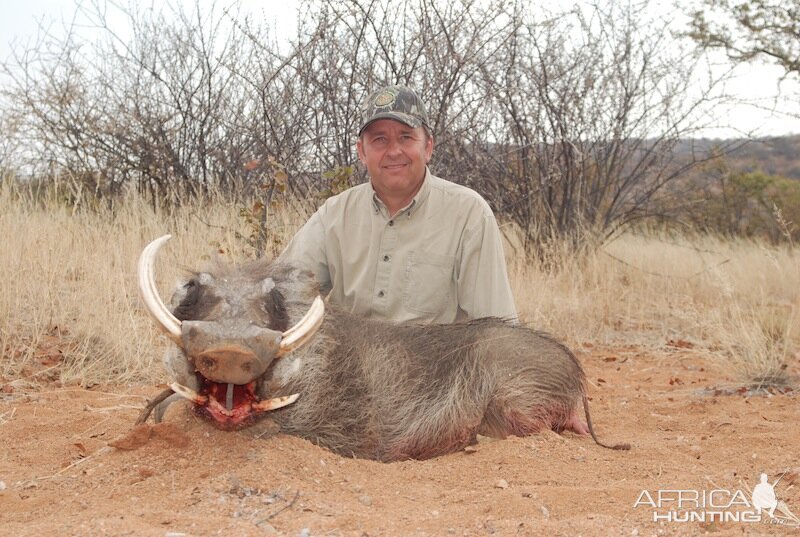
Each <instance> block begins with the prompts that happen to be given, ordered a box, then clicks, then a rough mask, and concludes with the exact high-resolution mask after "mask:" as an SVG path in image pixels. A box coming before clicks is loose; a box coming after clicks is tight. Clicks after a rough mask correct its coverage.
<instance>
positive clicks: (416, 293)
mask: <svg viewBox="0 0 800 537" xmlns="http://www.w3.org/2000/svg"><path fill="white" fill-rule="evenodd" d="M454 265H455V257H453V256H448V255H440V254H434V253H432V252H426V251H424V250H417V251H415V252H412V253H411V255H410V256H409V258H408V264H407V265H406V271H405V282H404V285H403V303H404V304H405V306H406V307H407V308H408V309H410V310H412V311H416V312H420V313H440V312H442V311H444V310H446V309H447V307H448V305H449V304H450V302H452V301H453V296H454V294H455V281H454V273H455V266H454Z"/></svg>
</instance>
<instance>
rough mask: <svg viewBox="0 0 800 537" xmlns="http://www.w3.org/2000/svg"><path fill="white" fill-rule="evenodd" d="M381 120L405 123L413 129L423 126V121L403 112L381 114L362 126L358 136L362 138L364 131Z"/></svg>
mask: <svg viewBox="0 0 800 537" xmlns="http://www.w3.org/2000/svg"><path fill="white" fill-rule="evenodd" d="M379 119H393V120H395V121H399V122H400V123H403V124H404V125H408V126H409V127H411V128H412V129H416V128H417V127H421V126H422V125H423V123H422V120H421V119H419V118H418V117H415V116H412V115H410V114H404V113H402V112H379V113H377V114H375V115H374V116H372V117H371V118H369V121H367V122H366V123H364V124H363V125H361V128H360V129H359V130H358V135H359V136H361V133H362V132H364V129H366V128H367V127H369V126H370V125H371V124H372V123H374V122H376V121H378V120H379Z"/></svg>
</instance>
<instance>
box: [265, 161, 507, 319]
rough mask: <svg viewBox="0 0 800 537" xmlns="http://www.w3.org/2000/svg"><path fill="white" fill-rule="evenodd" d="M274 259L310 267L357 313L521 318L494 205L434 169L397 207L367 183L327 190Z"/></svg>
mask: <svg viewBox="0 0 800 537" xmlns="http://www.w3.org/2000/svg"><path fill="white" fill-rule="evenodd" d="M280 259H281V260H282V261H290V262H293V263H295V264H297V265H299V266H301V267H304V268H307V269H309V270H311V271H313V272H314V274H315V275H316V277H317V279H318V281H319V282H320V285H321V286H322V289H323V291H327V290H328V289H330V295H329V300H330V301H332V302H333V303H334V304H337V305H338V306H339V307H342V308H344V309H346V310H348V311H350V312H352V313H356V314H358V315H365V316H370V317H373V318H378V319H385V320H390V321H395V322H399V321H417V322H437V323H450V322H453V321H455V320H457V319H476V318H479V317H489V316H492V317H501V318H506V319H513V320H516V318H517V312H516V309H515V307H514V299H513V296H512V295H511V287H510V285H509V282H508V273H507V270H506V263H505V258H504V256H503V245H502V241H501V237H500V231H499V229H498V227H497V222H496V221H495V218H494V214H493V213H492V210H491V209H490V208H489V205H488V204H487V203H486V201H485V200H484V199H483V198H481V197H480V195H478V194H477V193H476V192H475V191H473V190H471V189H469V188H467V187H464V186H461V185H458V184H455V183H451V182H450V181H445V180H444V179H441V178H439V177H436V176H434V175H432V174H431V173H430V170H427V171H426V175H425V180H424V182H423V184H422V187H421V188H420V190H419V192H418V193H417V195H416V196H415V197H414V199H413V200H412V201H411V203H410V204H409V205H408V206H407V207H405V208H404V209H402V210H400V211H399V212H398V213H397V214H395V215H394V216H393V217H390V216H389V212H388V211H387V209H386V207H385V206H384V205H383V203H382V202H381V201H380V200H379V199H378V197H377V196H376V195H375V192H374V190H373V189H372V185H371V184H370V183H364V184H361V185H358V186H355V187H353V188H350V189H348V190H346V191H345V192H343V193H341V194H339V195H337V196H334V197H331V198H329V199H328V200H327V201H326V202H325V203H324V204H323V205H322V207H320V208H319V209H318V210H317V212H316V213H314V215H313V216H311V218H310V219H309V220H308V222H306V224H305V225H304V226H303V227H302V228H301V229H300V231H298V232H297V234H296V235H295V236H294V238H293V239H292V240H291V242H290V243H289V244H288V246H287V247H286V250H284V252H283V253H282V254H281V256H280Z"/></svg>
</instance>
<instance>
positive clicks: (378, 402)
mask: <svg viewBox="0 0 800 537" xmlns="http://www.w3.org/2000/svg"><path fill="white" fill-rule="evenodd" d="M167 239H169V236H168V235H166V236H164V237H161V238H160V239H156V240H155V241H153V242H152V243H151V244H150V245H148V246H147V247H146V248H145V250H144V251H143V252H142V255H141V257H140V261H139V287H140V291H141V294H142V297H143V300H144V302H145V305H146V307H147V310H148V311H149V312H150V314H151V315H152V316H153V318H154V319H155V320H156V322H157V323H158V325H159V326H160V327H161V328H162V329H163V330H164V331H165V332H166V333H167V335H168V336H169V337H170V338H171V339H172V340H173V342H174V343H175V345H174V346H173V347H172V348H171V349H170V350H169V351H168V352H167V353H166V355H165V358H164V363H165V365H166V368H167V371H168V374H169V376H170V377H171V379H172V384H171V388H170V389H169V390H167V391H165V392H164V393H163V394H161V396H159V397H158V398H156V399H154V400H153V401H151V402H150V403H149V404H148V406H147V407H146V408H145V409H144V411H143V412H142V414H141V416H140V418H139V421H140V422H143V421H145V420H146V419H147V417H148V416H149V414H150V413H151V411H152V410H153V409H154V408H155V409H156V420H157V421H158V420H160V419H161V418H162V416H163V412H164V409H165V408H166V406H167V405H168V404H169V403H170V402H171V401H173V400H174V399H176V398H178V397H185V398H188V399H190V400H191V401H192V402H193V403H194V408H195V410H196V412H197V413H198V414H200V415H201V416H203V417H205V418H207V419H208V420H210V421H211V422H212V423H213V424H215V425H216V426H218V427H220V428H222V429H238V428H242V427H246V426H248V425H251V424H252V423H253V422H254V421H255V420H257V419H258V418H259V416H262V415H263V414H264V412H266V411H271V412H270V417H271V418H272V419H273V420H274V421H275V422H276V423H277V424H278V425H279V426H280V427H281V431H282V432H284V433H288V434H293V435H298V436H300V437H303V438H306V439H308V440H310V441H312V442H315V443H317V444H319V445H322V446H324V447H326V448H328V449H331V450H332V451H334V452H336V453H339V454H342V455H347V456H354V457H361V458H369V459H377V460H381V461H394V460H401V459H409V458H411V459H424V458H429V457H435V456H438V455H443V454H445V453H450V452H453V451H456V450H459V449H462V448H464V447H465V446H467V445H469V444H470V443H472V442H474V441H475V439H476V435H478V434H481V435H485V436H492V437H499V438H503V437H506V436H508V435H517V436H524V435H529V434H532V433H535V432H537V431H541V430H544V429H552V430H555V431H559V432H561V431H565V430H571V431H574V432H577V433H579V434H591V435H592V438H593V439H594V440H595V442H597V443H598V444H600V445H602V446H604V447H612V448H614V449H628V448H629V446H628V445H626V444H621V445H615V446H608V445H605V444H602V443H601V442H600V441H599V440H598V439H597V437H596V435H595V433H594V430H593V427H592V423H591V418H590V417H589V407H588V402H587V396H586V382H585V380H586V379H585V375H584V372H583V369H582V368H581V365H580V363H579V362H578V360H577V359H576V358H575V356H574V355H573V354H572V353H571V352H570V350H569V349H568V348H567V347H565V346H564V345H563V344H561V343H559V342H558V341H557V340H555V339H554V338H553V337H551V336H549V335H546V334H544V333H542V332H537V331H535V330H532V329H530V328H527V327H525V326H521V325H516V324H510V323H507V322H504V321H503V320H500V319H494V318H487V319H478V320H473V321H469V322H462V323H455V324H446V325H436V324H430V325H420V324H392V323H388V322H383V321H375V320H370V319H365V318H361V317H357V316H354V315H352V314H349V313H347V312H345V311H341V310H337V309H336V308H334V307H328V308H327V312H325V305H324V303H323V301H322V299H321V298H320V297H319V295H318V287H317V285H316V282H315V281H314V278H313V275H312V274H311V273H309V272H307V271H303V270H299V269H297V268H295V267H292V266H289V265H285V264H277V263H272V264H270V263H266V262H263V261H257V262H253V263H250V264H248V265H245V266H241V267H239V268H233V267H221V268H218V269H216V270H214V271H213V272H212V271H210V272H200V273H196V274H195V275H194V276H193V277H192V278H190V279H189V280H188V281H186V282H185V283H183V284H182V285H180V286H179V287H178V289H177V291H176V292H175V294H174V296H173V297H172V301H171V306H172V310H171V311H170V310H169V309H168V308H167V307H166V306H165V305H164V304H163V302H162V301H161V299H160V298H159V297H158V293H157V291H156V287H155V283H154V274H153V265H154V259H155V256H156V254H157V252H158V250H159V249H160V247H161V245H163V243H164V242H166V240H167ZM581 407H583V409H584V412H585V414H586V420H587V421H586V423H585V424H584V422H583V421H582V420H581V418H580V417H579V409H580V408H581Z"/></svg>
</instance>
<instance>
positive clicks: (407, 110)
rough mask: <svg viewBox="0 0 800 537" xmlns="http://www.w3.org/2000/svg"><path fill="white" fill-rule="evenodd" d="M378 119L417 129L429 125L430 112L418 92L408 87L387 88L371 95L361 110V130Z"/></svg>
mask: <svg viewBox="0 0 800 537" xmlns="http://www.w3.org/2000/svg"><path fill="white" fill-rule="evenodd" d="M378 119H394V120H397V121H399V122H401V123H404V124H406V125H408V126H409V127H411V128H412V129H416V128H417V127H421V126H423V125H425V126H426V127H428V128H430V125H429V124H428V112H426V111H425V103H423V102H422V99H420V98H419V95H417V92H416V91H414V90H412V89H411V88H407V87H406V86H386V87H385V88H381V89H379V90H378V91H376V92H374V93H372V94H370V96H369V97H367V100H366V101H364V104H363V106H362V109H361V128H360V129H358V135H359V136H361V133H362V132H364V129H366V128H367V126H368V125H369V124H370V123H372V122H373V121H376V120H378Z"/></svg>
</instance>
